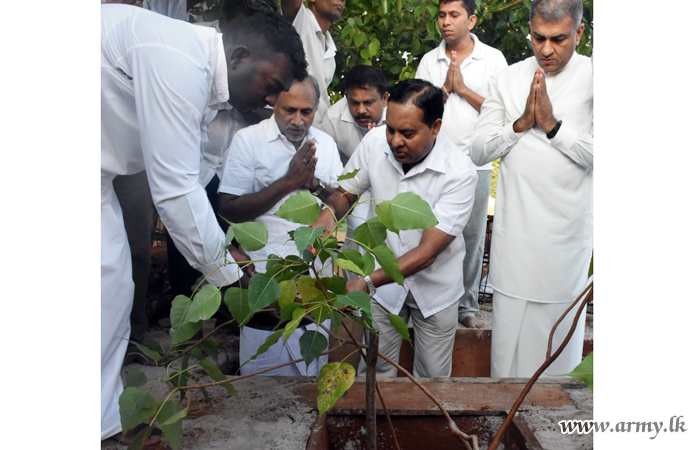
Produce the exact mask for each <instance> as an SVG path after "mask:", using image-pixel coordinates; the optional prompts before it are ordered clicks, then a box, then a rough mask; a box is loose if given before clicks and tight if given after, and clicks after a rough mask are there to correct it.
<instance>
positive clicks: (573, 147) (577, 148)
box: [550, 121, 593, 170]
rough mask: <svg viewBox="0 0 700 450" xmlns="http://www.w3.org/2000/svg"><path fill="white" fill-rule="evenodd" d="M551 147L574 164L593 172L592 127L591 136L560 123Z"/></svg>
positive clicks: (563, 122) (564, 122)
mask: <svg viewBox="0 0 700 450" xmlns="http://www.w3.org/2000/svg"><path fill="white" fill-rule="evenodd" d="M550 143H551V144H552V146H553V147H554V148H556V149H557V150H559V151H560V152H562V153H563V154H565V155H566V156H568V157H569V158H571V159H572V160H573V161H574V162H575V163H576V164H578V165H580V166H583V167H585V168H586V169H589V170H593V126H592V125H591V134H588V133H580V132H578V131H576V130H575V129H574V128H573V127H570V126H568V125H567V124H566V121H562V123H561V127H560V128H559V131H558V132H557V135H556V136H554V138H553V139H552V140H551V141H550Z"/></svg>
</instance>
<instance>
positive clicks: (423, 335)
mask: <svg viewBox="0 0 700 450" xmlns="http://www.w3.org/2000/svg"><path fill="white" fill-rule="evenodd" d="M443 108H444V106H443V102H442V92H441V91H440V89H438V88H437V87H435V86H433V85H432V84H430V83H429V82H427V81H424V80H417V79H416V80H405V81H402V82H400V83H398V84H397V85H396V86H395V87H394V88H393V89H392V90H391V92H390V94H389V105H388V107H387V113H386V125H384V126H382V127H378V128H375V129H373V130H371V131H370V132H369V133H367V136H365V138H364V139H363V140H362V142H361V143H360V145H359V147H358V148H357V150H355V152H354V153H353V155H352V157H351V158H350V161H348V164H347V166H346V167H345V169H344V172H345V173H349V172H351V171H354V170H355V169H360V171H359V172H358V173H357V175H356V176H355V178H354V179H350V180H344V181H341V182H340V187H339V188H338V190H337V191H336V192H334V193H333V194H332V195H331V196H330V197H329V199H328V200H327V201H326V203H327V204H328V205H329V206H330V207H331V208H332V209H333V211H334V212H335V215H336V216H337V217H342V216H343V215H344V214H345V213H346V212H347V211H348V209H349V208H350V207H351V205H353V204H354V203H355V202H356V201H357V199H358V196H359V195H360V194H362V193H363V192H365V191H366V190H367V189H371V190H372V194H373V196H374V197H377V198H380V199H384V200H391V199H393V198H394V197H395V196H396V195H398V194H399V193H402V192H411V193H414V194H416V195H419V196H420V197H421V198H423V199H424V200H425V201H426V202H427V203H428V204H429V205H430V207H431V208H432V210H433V212H434V214H435V217H436V218H437V220H438V224H437V225H436V226H434V227H431V228H426V229H424V230H409V231H401V232H400V236H399V235H397V234H396V233H391V232H390V233H388V236H387V239H386V243H387V245H388V247H389V248H390V249H391V250H392V251H393V252H394V254H395V255H396V257H397V260H398V264H399V269H400V271H401V273H402V274H403V275H404V277H405V279H404V287H401V286H400V285H398V284H396V283H394V280H393V279H392V278H391V277H389V276H388V275H387V274H386V273H385V272H384V270H383V269H378V270H375V271H374V272H373V273H372V274H371V275H369V276H366V277H363V278H358V279H357V280H352V281H349V282H348V283H347V290H348V292H352V291H357V290H362V291H365V292H368V293H369V295H370V297H374V295H375V293H376V294H378V296H377V298H373V299H372V316H373V321H374V326H375V328H376V329H377V330H378V331H379V351H380V352H382V353H384V354H385V355H387V356H389V357H390V358H391V359H393V360H394V361H398V358H399V351H400V346H401V336H400V335H399V333H398V332H397V331H396V330H395V329H394V327H393V326H392V325H391V323H390V321H389V319H388V316H387V315H386V311H388V312H390V313H392V314H398V315H400V316H401V317H402V318H403V319H404V320H405V321H406V322H408V319H409V317H410V318H412V320H413V329H414V338H415V339H414V342H413V344H414V347H415V360H414V366H413V374H414V375H415V376H419V377H448V376H450V374H451V371H452V350H453V347H454V334H455V330H456V329H457V305H458V299H459V297H460V296H461V295H462V294H463V293H464V286H463V284H462V260H463V259H464V239H463V238H462V229H463V228H464V226H465V225H466V224H467V220H468V219H469V214H470V212H471V208H472V205H473V203H474V190H475V188H476V168H475V166H474V164H473V163H472V162H471V160H470V159H469V157H468V156H467V155H466V154H464V152H462V151H461V150H459V149H458V148H457V147H456V146H455V145H454V144H453V143H452V142H451V141H450V139H449V138H448V137H447V135H446V134H445V133H443V132H441V125H442V119H441V117H442V114H443ZM371 211H374V208H371ZM333 223H334V217H333V214H332V213H331V211H330V210H324V211H322V212H321V216H320V217H319V220H318V221H317V222H316V223H315V224H314V225H313V226H314V227H315V228H319V227H325V228H326V230H329V229H331V228H332V226H333ZM377 376H396V369H395V368H394V367H393V366H391V365H390V364H388V363H386V362H384V361H382V360H379V361H378V362H377Z"/></svg>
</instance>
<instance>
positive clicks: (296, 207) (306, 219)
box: [275, 191, 321, 225]
mask: <svg viewBox="0 0 700 450" xmlns="http://www.w3.org/2000/svg"><path fill="white" fill-rule="evenodd" d="M320 210H321V207H320V205H319V204H318V200H316V197H314V196H313V195H311V193H310V192H306V191H301V192H297V193H296V194H294V195H292V196H291V197H289V198H288V199H287V200H286V201H285V202H284V203H283V204H282V206H280V209H279V210H277V212H276V213H275V215H276V216H278V217H281V218H283V219H287V220H289V221H292V222H294V223H301V224H304V225H311V224H312V223H314V222H316V219H318V215H319V212H320Z"/></svg>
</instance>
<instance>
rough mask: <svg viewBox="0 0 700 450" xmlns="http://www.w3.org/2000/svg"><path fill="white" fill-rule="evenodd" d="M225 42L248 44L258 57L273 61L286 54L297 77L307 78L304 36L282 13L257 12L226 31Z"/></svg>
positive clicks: (258, 58) (300, 79)
mask: <svg viewBox="0 0 700 450" xmlns="http://www.w3.org/2000/svg"><path fill="white" fill-rule="evenodd" d="M223 41H224V44H226V45H228V44H233V45H245V46H246V47H248V48H249V49H250V50H251V53H252V57H253V58H254V59H257V60H268V61H270V60H272V59H274V58H275V57H276V56H277V55H280V54H282V55H285V56H286V57H287V58H289V62H290V63H291V65H292V73H293V74H294V78H295V79H296V80H299V81H303V80H304V78H306V75H307V72H306V66H307V63H306V55H305V54H304V47H303V45H302V44H301V38H299V34H298V33H297V31H296V30H295V29H294V27H293V26H292V24H291V23H289V22H287V21H286V20H284V19H283V18H282V16H281V15H279V14H269V13H264V12H263V13H256V14H253V15H252V16H250V17H249V18H247V19H246V20H243V21H241V22H240V23H238V24H236V26H235V27H231V28H228V29H226V30H225V31H224V33H223Z"/></svg>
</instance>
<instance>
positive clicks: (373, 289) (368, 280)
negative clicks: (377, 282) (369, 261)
mask: <svg viewBox="0 0 700 450" xmlns="http://www.w3.org/2000/svg"><path fill="white" fill-rule="evenodd" d="M362 279H363V280H365V284H366V285H367V293H368V294H369V296H370V297H374V294H376V293H377V288H376V287H374V283H372V279H371V278H370V277H369V275H365V276H364V277H362Z"/></svg>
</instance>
